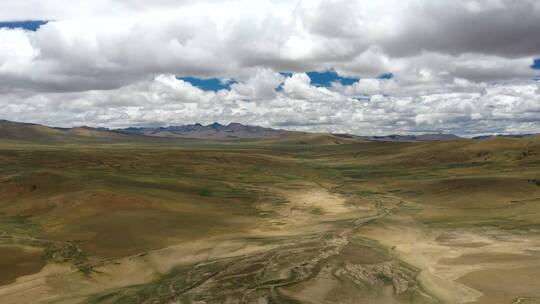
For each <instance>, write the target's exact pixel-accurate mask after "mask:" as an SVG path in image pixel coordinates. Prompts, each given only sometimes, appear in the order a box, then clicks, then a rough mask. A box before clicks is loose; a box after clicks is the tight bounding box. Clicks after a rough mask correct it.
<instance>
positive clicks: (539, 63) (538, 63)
mask: <svg viewBox="0 0 540 304" xmlns="http://www.w3.org/2000/svg"><path fill="white" fill-rule="evenodd" d="M531 68H533V69H535V70H540V58H536V59H535V60H534V61H533V64H532V65H531Z"/></svg>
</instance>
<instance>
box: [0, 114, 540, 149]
mask: <svg viewBox="0 0 540 304" xmlns="http://www.w3.org/2000/svg"><path fill="white" fill-rule="evenodd" d="M534 135H535V134H521V135H520V134H517V135H502V134H499V135H486V136H477V137H473V138H472V139H474V140H483V139H490V138H497V137H510V138H521V137H528V136H534ZM317 136H318V140H320V139H321V136H322V137H326V138H325V139H324V140H323V142H328V143H330V142H331V143H336V144H338V143H340V141H343V140H368V141H391V142H425V141H450V140H460V139H463V138H461V137H459V136H457V135H454V134H444V133H435V134H420V135H397V134H394V135H387V136H359V135H352V134H330V133H326V134H324V133H307V132H300V131H288V130H281V129H272V128H265V127H260V126H250V125H244V124H240V123H230V124H228V125H223V124H220V123H218V122H214V123H212V124H208V125H203V124H200V123H195V124H187V125H179V126H168V127H129V128H120V129H108V128H92V127H87V126H81V127H74V128H58V127H48V126H44V125H40V124H33V123H21V122H13V121H8V120H0V138H2V139H11V140H32V141H37V142H40V141H60V142H61V141H71V140H82V139H84V140H90V141H97V142H115V141H122V140H128V141H129V140H140V139H141V138H145V139H152V138H155V139H156V140H157V139H165V138H192V139H213V140H227V139H268V140H271V139H280V140H298V141H299V142H302V140H304V139H306V138H308V139H309V140H313V139H314V138H315V137H317Z"/></svg>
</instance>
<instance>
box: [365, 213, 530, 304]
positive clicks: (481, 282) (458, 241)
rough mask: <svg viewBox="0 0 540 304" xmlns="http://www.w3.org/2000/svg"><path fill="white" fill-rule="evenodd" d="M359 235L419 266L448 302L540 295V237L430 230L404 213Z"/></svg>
mask: <svg viewBox="0 0 540 304" xmlns="http://www.w3.org/2000/svg"><path fill="white" fill-rule="evenodd" d="M360 233H361V234H362V235H363V236H367V237H370V238H373V239H376V240H378V241H380V242H381V244H383V245H385V246H387V247H388V248H392V251H393V252H394V254H395V255H396V256H398V257H399V258H400V259H402V260H404V261H405V262H407V263H409V264H411V265H413V266H415V267H417V268H419V269H420V270H421V272H420V275H419V280H420V282H421V283H422V285H423V286H424V287H425V288H426V289H427V290H428V291H429V292H431V293H432V294H433V295H435V296H436V297H438V298H440V299H441V300H443V301H444V302H446V303H511V302H512V301H513V300H515V299H517V298H519V297H537V296H539V295H540V279H539V278H538V273H539V272H538V270H539V269H540V268H539V267H540V254H538V252H539V251H538V250H539V248H540V247H539V246H540V239H539V238H537V237H534V236H523V235H513V234H510V233H504V232H501V231H473V230H467V231H466V230H442V229H427V227H424V226H423V225H421V224H419V223H418V222H416V221H414V220H413V219H412V218H410V217H408V216H403V215H393V216H390V217H388V218H385V219H383V220H381V221H379V222H377V223H374V224H372V225H368V226H367V227H365V228H363V229H361V232H360ZM503 277H504V279H502V278H503Z"/></svg>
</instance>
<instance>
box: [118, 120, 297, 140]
mask: <svg viewBox="0 0 540 304" xmlns="http://www.w3.org/2000/svg"><path fill="white" fill-rule="evenodd" d="M116 131H117V132H121V133H127V134H140V135H149V136H157V137H185V138H209V139H227V138H244V139H248V138H251V139H254V138H271V137H282V136H285V135H287V134H289V133H291V132H290V131H285V130H276V129H271V128H264V127H260V126H250V125H243V124H241V123H237V122H231V123H229V124H228V125H222V124H221V123H219V122H214V123H211V124H208V125H202V124H200V123H195V124H188V125H183V126H169V127H160V128H150V127H149V128H125V129H118V130H116Z"/></svg>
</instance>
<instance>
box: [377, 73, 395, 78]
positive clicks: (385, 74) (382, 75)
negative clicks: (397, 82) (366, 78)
mask: <svg viewBox="0 0 540 304" xmlns="http://www.w3.org/2000/svg"><path fill="white" fill-rule="evenodd" d="M377 78H379V79H392V78H394V74H392V73H383V74H381V75H379V77H377Z"/></svg>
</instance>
